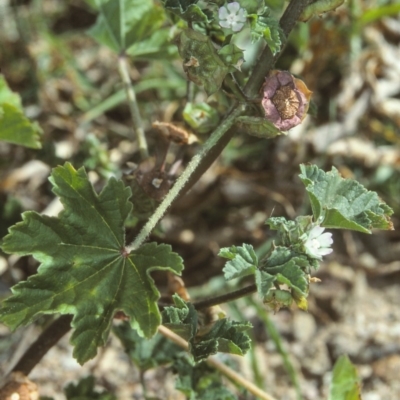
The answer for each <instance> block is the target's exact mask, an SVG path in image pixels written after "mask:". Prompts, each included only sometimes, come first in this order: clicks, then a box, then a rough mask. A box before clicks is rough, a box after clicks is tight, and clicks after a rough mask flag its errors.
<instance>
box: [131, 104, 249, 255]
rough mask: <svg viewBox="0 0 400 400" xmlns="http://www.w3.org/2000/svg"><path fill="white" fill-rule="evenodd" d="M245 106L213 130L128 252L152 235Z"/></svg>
mask: <svg viewBox="0 0 400 400" xmlns="http://www.w3.org/2000/svg"><path fill="white" fill-rule="evenodd" d="M242 110H243V108H242V106H241V105H235V107H233V108H232V111H231V112H230V113H229V114H228V116H227V117H226V118H225V119H224V121H223V122H222V123H221V124H220V125H219V126H218V128H217V129H216V130H215V131H214V132H213V134H212V135H211V136H210V137H209V138H208V140H207V141H206V142H205V143H204V145H203V147H202V149H201V150H200V152H199V153H198V154H196V155H195V156H194V157H193V158H192V159H191V160H190V162H189V164H188V165H187V167H186V169H185V170H184V171H183V172H182V174H181V175H180V176H179V178H178V179H177V181H176V182H175V184H174V186H173V187H172V188H171V190H170V191H169V192H168V194H167V195H166V196H165V198H164V200H163V201H162V202H161V204H160V205H159V206H158V207H157V209H156V210H155V212H154V214H153V215H152V216H151V217H150V218H149V220H148V221H147V223H146V225H145V226H144V227H143V228H142V230H141V231H140V232H139V235H138V236H137V237H136V239H135V240H134V241H133V242H132V243H131V244H130V245H129V246H127V247H126V250H127V251H128V252H131V251H132V250H135V249H137V248H138V247H140V246H141V245H142V244H143V242H144V241H145V240H146V239H147V237H148V236H149V235H150V233H151V231H152V230H153V229H154V228H155V226H156V225H157V223H158V222H159V221H160V220H161V218H162V217H163V216H164V214H165V212H166V211H167V209H168V208H169V207H170V206H171V204H172V203H173V201H174V200H175V199H176V198H177V196H178V195H179V193H180V191H181V190H182V189H183V187H184V186H185V185H186V183H187V182H188V180H189V178H190V177H191V175H192V174H193V172H194V171H196V169H197V167H198V166H199V164H200V162H201V160H202V159H203V158H204V157H205V156H206V155H207V153H208V152H209V151H210V150H211V149H212V148H213V147H214V146H215V145H216V143H217V142H218V141H219V140H220V139H221V137H222V136H223V135H224V134H225V132H227V131H228V130H229V128H231V126H232V125H233V123H234V122H235V119H236V118H237V117H238V116H239V115H240V114H241V113H242V112H243V111H242Z"/></svg>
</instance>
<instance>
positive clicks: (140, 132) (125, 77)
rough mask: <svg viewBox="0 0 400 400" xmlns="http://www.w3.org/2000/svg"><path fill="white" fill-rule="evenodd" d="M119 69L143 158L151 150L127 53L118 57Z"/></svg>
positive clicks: (147, 155)
mask: <svg viewBox="0 0 400 400" xmlns="http://www.w3.org/2000/svg"><path fill="white" fill-rule="evenodd" d="M118 69H119V73H120V75H121V79H122V82H123V83H124V86H125V91H126V96H127V98H128V104H129V110H130V112H131V117H132V122H133V130H134V131H135V135H136V139H137V141H138V144H139V151H140V155H141V157H142V160H145V159H146V158H148V157H149V150H148V148H147V141H146V135H145V134H144V129H143V124H142V119H141V117H140V112H139V106H138V103H137V100H136V94H135V91H134V89H133V86H132V81H131V78H130V76H129V68H128V63H127V60H126V55H125V53H123V54H120V55H119V57H118Z"/></svg>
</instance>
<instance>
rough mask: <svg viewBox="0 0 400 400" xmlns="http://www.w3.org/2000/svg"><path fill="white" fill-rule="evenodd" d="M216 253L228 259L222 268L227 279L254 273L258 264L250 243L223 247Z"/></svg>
mask: <svg viewBox="0 0 400 400" xmlns="http://www.w3.org/2000/svg"><path fill="white" fill-rule="evenodd" d="M218 255H219V256H220V257H224V258H227V259H229V260H230V261H228V262H227V263H226V264H225V267H224V269H223V271H224V276H225V279H226V280H227V281H229V280H230V279H235V278H242V277H243V276H247V275H251V274H254V272H255V270H256V268H257V266H258V257H257V255H256V253H255V251H254V249H253V246H252V245H251V244H243V245H242V246H232V247H224V248H222V249H221V250H220V251H219V253H218Z"/></svg>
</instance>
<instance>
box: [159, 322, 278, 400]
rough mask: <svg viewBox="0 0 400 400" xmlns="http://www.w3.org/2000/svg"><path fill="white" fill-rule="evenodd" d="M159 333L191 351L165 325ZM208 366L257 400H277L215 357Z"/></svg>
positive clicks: (209, 360)
mask: <svg viewBox="0 0 400 400" xmlns="http://www.w3.org/2000/svg"><path fill="white" fill-rule="evenodd" d="M158 332H160V333H161V334H162V335H164V336H165V337H167V338H168V339H170V340H172V341H173V342H174V343H176V344H177V345H178V346H180V347H182V348H184V349H185V350H186V351H187V350H189V344H188V342H187V341H186V340H184V339H182V338H181V337H180V336H178V335H177V334H176V333H174V332H172V331H171V330H170V329H168V328H166V327H165V326H163V325H160V326H159V327H158ZM206 362H207V364H208V365H210V366H211V367H214V368H215V369H216V370H218V371H219V372H221V373H222V374H223V375H225V376H226V377H227V378H229V379H231V380H232V381H234V382H236V383H237V384H238V385H240V386H242V387H244V388H245V389H247V390H248V391H249V392H250V393H252V394H254V396H256V397H257V399H261V400H277V399H276V398H275V397H272V396H270V395H269V394H268V393H265V392H264V391H262V390H261V389H260V388H258V387H257V386H256V385H254V384H253V383H251V382H249V381H248V380H246V379H244V378H243V377H242V376H241V375H239V374H238V373H237V372H235V371H234V370H233V369H231V368H229V367H228V366H226V365H225V364H223V363H221V362H220V361H218V360H217V359H216V358H215V357H208V359H207V361H206Z"/></svg>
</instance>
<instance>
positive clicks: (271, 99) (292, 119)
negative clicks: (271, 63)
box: [262, 71, 312, 131]
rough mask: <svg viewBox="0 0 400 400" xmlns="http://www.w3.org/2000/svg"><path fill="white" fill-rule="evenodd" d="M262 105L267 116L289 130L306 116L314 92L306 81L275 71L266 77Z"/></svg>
mask: <svg viewBox="0 0 400 400" xmlns="http://www.w3.org/2000/svg"><path fill="white" fill-rule="evenodd" d="M263 90H264V98H263V100H262V106H263V107H264V110H265V117H266V118H267V119H268V120H269V121H271V122H272V123H273V124H274V125H275V126H276V127H277V128H278V129H280V130H282V131H287V130H289V129H291V128H293V127H294V126H296V125H299V124H300V122H301V121H302V120H303V119H304V118H305V116H306V114H307V110H308V107H309V101H310V98H311V94H312V92H311V91H310V90H308V88H307V86H306V85H305V83H304V82H303V81H302V80H300V79H296V78H295V77H294V76H293V75H292V74H290V73H289V72H285V71H273V73H272V74H271V76H269V77H268V78H266V79H265V84H264V88H263Z"/></svg>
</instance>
